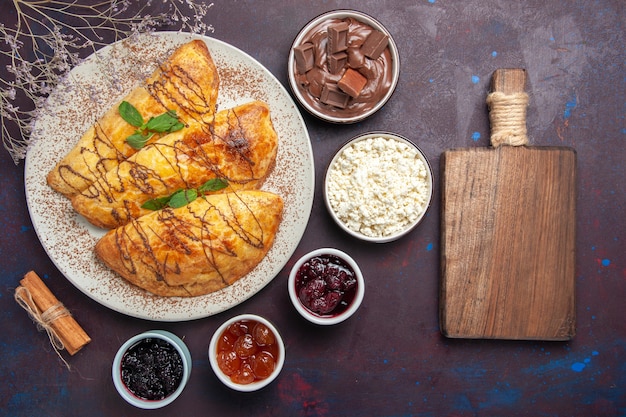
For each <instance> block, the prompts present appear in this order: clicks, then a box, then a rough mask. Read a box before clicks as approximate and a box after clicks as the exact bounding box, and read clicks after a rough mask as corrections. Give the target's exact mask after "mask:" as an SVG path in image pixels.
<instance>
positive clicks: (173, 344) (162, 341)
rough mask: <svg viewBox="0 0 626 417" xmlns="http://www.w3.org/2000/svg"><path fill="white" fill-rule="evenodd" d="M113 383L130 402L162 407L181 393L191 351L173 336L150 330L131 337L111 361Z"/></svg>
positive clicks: (189, 367) (147, 407) (148, 407)
mask: <svg viewBox="0 0 626 417" xmlns="http://www.w3.org/2000/svg"><path fill="white" fill-rule="evenodd" d="M112 374H113V384H114V385H115V388H116V389H117V392H118V393H119V394H120V396H121V397H122V398H124V399H125V400H126V401H127V402H128V403H129V404H132V405H134V406H135V407H138V408H143V409H156V408H161V407H165V406H166V405H168V404H170V403H171V402H172V401H174V400H175V399H176V398H178V396H179V395H180V394H181V392H182V391H183V389H184V388H185V385H186V384H187V381H188V380H189V376H190V375H191V354H190V353H189V349H188V348H187V346H186V345H185V343H184V342H183V341H182V340H181V339H180V338H179V337H178V336H176V335H174V334H172V333H170V332H167V331H164V330H151V331H148V332H144V333H141V334H138V335H136V336H133V337H131V338H130V339H128V340H127V341H126V343H124V344H123V345H122V346H121V347H120V348H119V350H118V351H117V354H116V355H115V359H114V360H113V367H112Z"/></svg>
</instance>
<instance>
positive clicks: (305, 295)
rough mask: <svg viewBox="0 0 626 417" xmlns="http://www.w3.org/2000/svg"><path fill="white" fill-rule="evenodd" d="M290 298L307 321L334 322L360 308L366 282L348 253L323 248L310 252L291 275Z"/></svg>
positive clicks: (347, 316)
mask: <svg viewBox="0 0 626 417" xmlns="http://www.w3.org/2000/svg"><path fill="white" fill-rule="evenodd" d="M288 286H289V298H290V299H291V302H292V304H293V305H294V307H295V309H296V310H297V311H298V313H300V315H301V316H302V317H304V318H305V319H307V320H308V321H310V322H312V323H315V324H319V325H333V324H338V323H341V322H343V321H344V320H347V319H348V318H349V317H351V316H352V315H353V314H354V313H355V312H356V311H357V310H358V309H359V307H360V305H361V303H362V301H363V296H364V294H365V281H364V279H363V274H362V273H361V270H360V268H359V266H358V265H357V263H356V262H355V261H354V259H352V257H350V256H349V255H348V254H347V253H345V252H343V251H340V250H338V249H334V248H320V249H316V250H314V251H312V252H309V253H307V254H306V255H304V256H303V257H301V258H300V259H299V260H298V261H296V263H295V264H294V265H293V267H292V269H291V272H290V274H289V281H288Z"/></svg>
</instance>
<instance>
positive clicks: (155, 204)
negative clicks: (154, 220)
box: [141, 195, 171, 211]
mask: <svg viewBox="0 0 626 417" xmlns="http://www.w3.org/2000/svg"><path fill="white" fill-rule="evenodd" d="M170 198H171V197H170V196H169V195H168V196H166V197H158V198H153V199H152V200H148V201H146V202H145V203H143V204H142V205H141V208H142V209H146V210H153V211H156V210H161V209H162V208H163V207H165V206H167V204H168V203H169V202H170Z"/></svg>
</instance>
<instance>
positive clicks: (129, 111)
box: [117, 101, 143, 127]
mask: <svg viewBox="0 0 626 417" xmlns="http://www.w3.org/2000/svg"><path fill="white" fill-rule="evenodd" d="M117 109H118V111H119V112H120V116H122V119H124V120H125V121H126V122H127V123H129V124H131V125H133V126H135V127H141V126H142V125H143V117H141V113H139V110H137V109H136V108H135V106H133V105H132V104H130V103H129V102H128V101H122V102H121V103H120V105H119V107H118V108H117Z"/></svg>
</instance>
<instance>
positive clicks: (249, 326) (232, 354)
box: [215, 320, 278, 384]
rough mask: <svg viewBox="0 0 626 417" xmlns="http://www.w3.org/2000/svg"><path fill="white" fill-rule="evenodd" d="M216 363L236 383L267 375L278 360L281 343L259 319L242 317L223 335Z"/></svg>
mask: <svg viewBox="0 0 626 417" xmlns="http://www.w3.org/2000/svg"><path fill="white" fill-rule="evenodd" d="M216 350H217V351H216V352H215V353H216V355H217V364H218V366H219V367H220V369H221V370H222V372H224V373H225V374H226V375H228V376H229V377H230V380H231V381H233V382H234V383H236V384H251V383H253V382H256V381H260V380H263V379H265V378H268V377H269V376H270V375H272V373H273V372H274V368H275V367H276V362H277V361H278V343H277V342H276V336H275V335H274V333H273V332H272V330H271V329H270V328H269V327H267V326H266V325H265V324H263V323H261V322H258V321H256V320H240V321H237V322H235V323H233V324H231V325H230V326H228V327H227V328H226V330H225V331H224V332H223V333H222V334H221V335H220V338H219V340H218V342H217V348H216Z"/></svg>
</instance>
